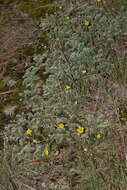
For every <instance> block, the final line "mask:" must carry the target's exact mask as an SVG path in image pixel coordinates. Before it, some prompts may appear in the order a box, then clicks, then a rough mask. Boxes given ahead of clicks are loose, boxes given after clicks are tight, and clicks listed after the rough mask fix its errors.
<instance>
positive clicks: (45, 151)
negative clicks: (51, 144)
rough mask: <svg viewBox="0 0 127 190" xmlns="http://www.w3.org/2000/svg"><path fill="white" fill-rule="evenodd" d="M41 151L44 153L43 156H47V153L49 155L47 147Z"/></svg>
mask: <svg viewBox="0 0 127 190" xmlns="http://www.w3.org/2000/svg"><path fill="white" fill-rule="evenodd" d="M43 153H44V155H45V156H48V155H49V151H48V149H47V148H46V149H44V151H43Z"/></svg>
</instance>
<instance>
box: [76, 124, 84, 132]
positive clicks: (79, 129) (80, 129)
mask: <svg viewBox="0 0 127 190" xmlns="http://www.w3.org/2000/svg"><path fill="white" fill-rule="evenodd" d="M76 131H77V132H78V133H83V132H84V127H81V126H79V127H78V128H77V129H76Z"/></svg>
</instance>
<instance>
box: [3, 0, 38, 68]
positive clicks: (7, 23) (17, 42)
mask: <svg viewBox="0 0 127 190" xmlns="http://www.w3.org/2000/svg"><path fill="white" fill-rule="evenodd" d="M0 12H1V22H0V36H1V38H0V64H2V63H3V62H5V61H6V62H7V61H8V62H11V60H12V58H14V57H15V55H16V51H17V50H18V49H19V48H21V47H23V46H26V45H29V44H32V43H33V38H34V32H35V31H36V26H35V25H34V24H33V22H32V20H31V19H30V18H28V17H27V15H25V14H23V13H22V12H19V9H18V2H17V4H16V3H15V4H13V3H9V4H8V3H4V4H1V5H0Z"/></svg>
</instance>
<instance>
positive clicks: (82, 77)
mask: <svg viewBox="0 0 127 190" xmlns="http://www.w3.org/2000/svg"><path fill="white" fill-rule="evenodd" d="M107 8H108V3H107V4H106V3H105V4H104V3H102V4H100V5H98V4H96V3H93V4H90V5H89V4H88V3H86V2H82V3H81V2H79V1H77V2H76V3H71V2H70V4H67V5H66V3H65V4H63V5H62V8H61V11H58V12H56V13H55V14H54V15H50V16H47V18H46V19H43V20H42V30H43V31H45V33H46V36H47V37H48V44H49V47H48V48H47V49H45V51H44V52H43V54H42V55H38V56H36V57H34V65H33V66H31V67H30V68H28V69H27V70H26V73H25V75H24V77H23V85H24V86H25V88H26V90H25V91H24V93H22V94H21V97H22V99H23V101H24V112H22V114H20V115H17V116H16V119H15V121H13V122H12V123H11V124H9V125H8V126H7V128H6V130H5V150H6V148H7V147H8V146H9V147H11V148H12V150H13V151H12V153H13V154H14V155H13V156H14V157H13V156H12V158H13V161H14V163H15V165H16V166H17V165H18V164H19V163H21V164H22V163H24V162H27V161H29V160H36V159H38V158H45V157H47V158H48V159H49V162H48V163H47V166H46V167H47V168H46V169H47V172H48V175H49V178H50V181H51V182H52V183H53V182H54V181H55V182H54V183H53V184H54V187H53V188H54V190H55V189H68V188H69V189H73V188H77V189H81V190H82V189H83V190H84V189H89V190H90V189H91V190H92V189H103V190H106V189H111V188H114V189H117V188H118V189H121V190H122V189H125V187H126V179H125V178H126V177H125V176H126V169H125V160H124V159H122V156H123V154H125V150H123V149H122V148H123V147H122V146H124V144H122V145H121V144H120V142H121V139H124V138H125V134H124V130H123V132H122V131H120V132H119V126H121V127H123V128H124V127H125V126H122V124H121V122H120V115H119V112H118V111H117V106H118V98H119V93H118V88H120V87H121V86H122V87H124V85H125V83H126V81H127V78H126V73H125V68H126V65H125V53H123V49H124V50H125V44H124V41H125V39H126V24H127V23H126V22H127V11H126V10H125V7H124V4H123V6H120V10H119V12H117V13H115V15H114V12H113V11H112V9H111V10H110V11H108V10H107ZM109 8H110V7H109ZM112 13H113V14H112ZM122 48H123V49H122ZM47 76H48V78H47ZM114 84H115V85H116V86H118V88H117V89H115V87H114V86H113V85H114ZM112 86H113V87H112ZM121 99H122V101H125V99H124V96H122V95H121ZM107 102H111V104H110V103H109V104H108V103H107ZM114 118H115V119H114ZM28 129H30V130H31V134H28V133H27V132H28V131H27V130H28ZM116 137H117V139H116ZM35 140H36V143H35ZM122 142H123V141H122ZM45 149H46V150H48V152H49V155H45V154H44V150H45ZM70 149H71V151H70ZM119 149H121V152H119ZM66 150H67V152H66ZM69 151H70V152H69ZM5 152H6V151H5ZM64 153H65V155H66V156H65V157H64V156H62V161H61V160H60V161H61V162H62V163H60V164H61V165H62V164H63V168H62V171H61V170H60V169H57V172H59V170H60V171H61V172H60V173H61V174H57V175H56V179H55V180H54V179H52V176H50V175H51V173H52V172H51V169H50V168H52V171H53V172H54V173H53V175H55V173H57V172H56V171H55V168H56V165H58V166H59V165H60V164H59V163H58V164H57V163H56V164H55V163H54V162H55V161H56V155H57V156H58V157H57V159H58V158H59V159H60V157H61V154H63V155H64ZM69 153H70V154H69ZM73 154H74V157H73V158H71V156H72V155H73ZM67 155H68V156H67ZM124 156H125V155H124ZM70 158H71V159H70ZM59 159H58V160H59ZM69 159H70V160H69ZM19 165H20V164H19ZM44 165H45V164H44V163H43V164H42V165H41V167H40V170H39V171H40V173H41V172H43V170H44V171H45V167H44ZM61 165H60V166H61ZM19 167H20V166H19ZM19 167H17V168H16V170H17V175H18V170H19ZM14 168H15V167H14ZM22 170H23V171H27V170H28V172H33V170H34V171H35V172H38V165H36V164H35V165H29V164H28V165H27V166H26V165H25V166H24V165H22ZM50 172H51V173H50ZM63 176H64V177H65V181H66V183H65V187H64V185H63V184H64V183H63V182H61V184H59V183H60V182H59V181H60V179H59V178H63ZM47 189H48V187H47Z"/></svg>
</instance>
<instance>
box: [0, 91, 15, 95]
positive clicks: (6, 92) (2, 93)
mask: <svg viewBox="0 0 127 190" xmlns="http://www.w3.org/2000/svg"><path fill="white" fill-rule="evenodd" d="M13 92H17V90H8V91H5V92H0V95H5V94H11V93H13Z"/></svg>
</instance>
